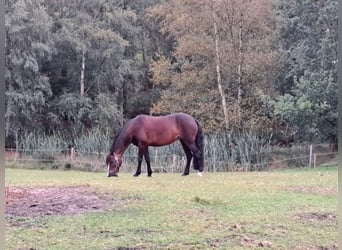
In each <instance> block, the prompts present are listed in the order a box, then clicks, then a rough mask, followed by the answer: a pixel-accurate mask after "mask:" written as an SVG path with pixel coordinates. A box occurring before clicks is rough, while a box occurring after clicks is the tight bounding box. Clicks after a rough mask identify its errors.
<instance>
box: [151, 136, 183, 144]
mask: <svg viewBox="0 0 342 250" xmlns="http://www.w3.org/2000/svg"><path fill="white" fill-rule="evenodd" d="M178 139H179V137H178V136H176V135H175V136H170V137H167V138H162V137H158V138H153V140H151V141H150V142H149V144H150V145H151V146H155V147H160V146H165V145H169V144H171V143H173V142H175V141H176V140H178Z"/></svg>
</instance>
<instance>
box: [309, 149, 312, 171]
mask: <svg viewBox="0 0 342 250" xmlns="http://www.w3.org/2000/svg"><path fill="white" fill-rule="evenodd" d="M309 167H310V168H311V167H312V145H310V156H309Z"/></svg>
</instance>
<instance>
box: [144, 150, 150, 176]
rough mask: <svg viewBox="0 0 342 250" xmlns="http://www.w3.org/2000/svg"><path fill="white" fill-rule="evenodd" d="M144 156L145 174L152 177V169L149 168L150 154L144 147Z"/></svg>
mask: <svg viewBox="0 0 342 250" xmlns="http://www.w3.org/2000/svg"><path fill="white" fill-rule="evenodd" d="M144 156H145V161H146V165H147V176H148V177H152V169H151V163H150V155H149V153H148V149H147V148H146V152H145V154H144Z"/></svg>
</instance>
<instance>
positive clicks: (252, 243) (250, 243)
mask: <svg viewBox="0 0 342 250" xmlns="http://www.w3.org/2000/svg"><path fill="white" fill-rule="evenodd" d="M240 244H241V245H242V246H244V247H251V248H256V247H265V248H270V247H272V243H271V242H269V241H267V240H263V241H262V240H256V239H253V238H252V237H250V236H247V235H244V236H243V237H242V240H241V241H240Z"/></svg>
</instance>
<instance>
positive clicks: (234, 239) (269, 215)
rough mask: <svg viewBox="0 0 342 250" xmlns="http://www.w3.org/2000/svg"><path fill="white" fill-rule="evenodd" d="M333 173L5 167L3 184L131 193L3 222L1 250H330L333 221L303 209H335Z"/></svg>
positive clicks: (334, 230) (322, 211)
mask: <svg viewBox="0 0 342 250" xmlns="http://www.w3.org/2000/svg"><path fill="white" fill-rule="evenodd" d="M337 172H338V171H337V167H325V168H317V169H301V170H298V169H296V170H285V171H274V172H246V173H205V174H204V176H203V178H200V177H199V176H197V175H196V174H191V175H190V176H187V177H182V176H180V174H153V177H152V178H148V177H146V176H145V175H142V176H140V177H138V178H134V177H132V174H127V173H120V177H119V178H106V177H105V173H88V172H76V171H50V170H43V171H42V170H23V169H6V186H7V187H8V186H25V187H42V186H77V185H83V184H89V186H90V187H92V188H94V189H96V190H97V191H98V192H104V193H110V194H112V195H113V196H115V197H119V198H121V199H131V202H129V203H128V204H126V205H122V206H121V205H120V206H117V207H115V208H113V210H111V211H105V212H87V213H83V214H80V215H73V216H50V217H45V218H38V219H32V218H31V219H28V218H22V220H27V221H25V223H21V224H19V225H20V226H14V225H11V224H9V223H8V225H7V230H6V249H29V248H34V249H129V248H132V249H134V248H136V249H208V248H212V249H258V248H260V249H262V248H264V247H261V246H260V247H258V244H270V247H271V248H272V249H306V248H310V247H316V248H320V247H321V248H322V247H328V248H330V247H332V246H334V244H337V235H338V233H337V219H336V223H335V221H331V220H326V219H321V220H318V219H314V218H313V219H305V216H303V215H310V214H320V215H325V214H335V215H336V214H337V183H338V180H337ZM327 190H328V191H329V192H327ZM331 190H332V192H331ZM334 190H336V192H335V191H334ZM265 242H266V243H265Z"/></svg>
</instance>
